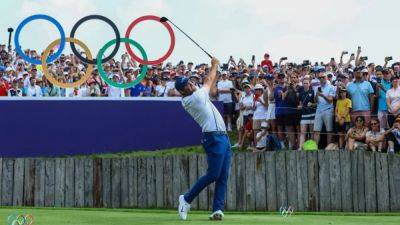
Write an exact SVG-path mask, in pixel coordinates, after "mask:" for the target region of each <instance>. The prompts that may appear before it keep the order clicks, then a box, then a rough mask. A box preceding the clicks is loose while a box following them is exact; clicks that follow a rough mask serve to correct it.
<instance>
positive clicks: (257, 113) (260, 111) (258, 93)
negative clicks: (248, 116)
mask: <svg viewBox="0 0 400 225" xmlns="http://www.w3.org/2000/svg"><path fill="white" fill-rule="evenodd" d="M267 106H268V105H267V103H266V102H265V100H264V87H263V86H262V85H261V84H256V86H255V87H254V99H253V108H254V113H253V131H254V134H256V133H257V132H258V131H259V130H260V129H261V123H262V122H264V121H266V120H267ZM255 140H256V137H255V136H254V143H257V142H256V141H255Z"/></svg>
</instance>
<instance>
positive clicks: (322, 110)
mask: <svg viewBox="0 0 400 225" xmlns="http://www.w3.org/2000/svg"><path fill="white" fill-rule="evenodd" d="M318 79H319V81H320V84H321V87H319V88H317V92H316V94H315V102H316V103H317V110H316V112H315V121H314V140H315V141H316V142H317V144H319V141H320V132H321V131H322V126H323V125H325V130H326V131H327V133H328V134H327V142H326V143H331V140H332V134H331V132H332V131H333V99H334V97H335V96H336V91H335V88H334V87H333V86H332V85H331V84H328V82H327V79H326V75H325V73H318Z"/></svg>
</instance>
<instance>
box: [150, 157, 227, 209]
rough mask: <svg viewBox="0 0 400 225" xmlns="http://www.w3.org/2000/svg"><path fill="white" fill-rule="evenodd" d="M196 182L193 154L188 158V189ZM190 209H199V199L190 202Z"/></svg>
mask: <svg viewBox="0 0 400 225" xmlns="http://www.w3.org/2000/svg"><path fill="white" fill-rule="evenodd" d="M157 178H158V176H157ZM196 181H197V155H196V154H193V155H190V156H189V187H190V188H191V187H193V185H194V184H195V183H196ZM228 190H229V189H228ZM228 194H229V191H228ZM190 208H191V209H194V210H196V209H198V208H199V198H195V199H194V200H193V201H192V203H191V204H190Z"/></svg>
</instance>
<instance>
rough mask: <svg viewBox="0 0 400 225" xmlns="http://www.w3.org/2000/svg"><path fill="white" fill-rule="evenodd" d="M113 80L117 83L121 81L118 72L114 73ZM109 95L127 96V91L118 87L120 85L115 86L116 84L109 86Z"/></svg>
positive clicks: (116, 96) (114, 96) (115, 96)
mask: <svg viewBox="0 0 400 225" xmlns="http://www.w3.org/2000/svg"><path fill="white" fill-rule="evenodd" d="M112 81H113V82H115V83H121V82H120V80H119V76H118V74H113V75H112ZM107 91H108V93H107V94H108V96H109V97H113V98H118V97H125V91H124V89H123V88H118V87H114V86H111V85H110V86H108V89H107Z"/></svg>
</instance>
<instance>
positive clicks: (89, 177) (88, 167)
mask: <svg viewBox="0 0 400 225" xmlns="http://www.w3.org/2000/svg"><path fill="white" fill-rule="evenodd" d="M83 167H84V168H83V170H84V192H85V202H84V206H85V207H93V159H92V158H85V159H84V161H83Z"/></svg>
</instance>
